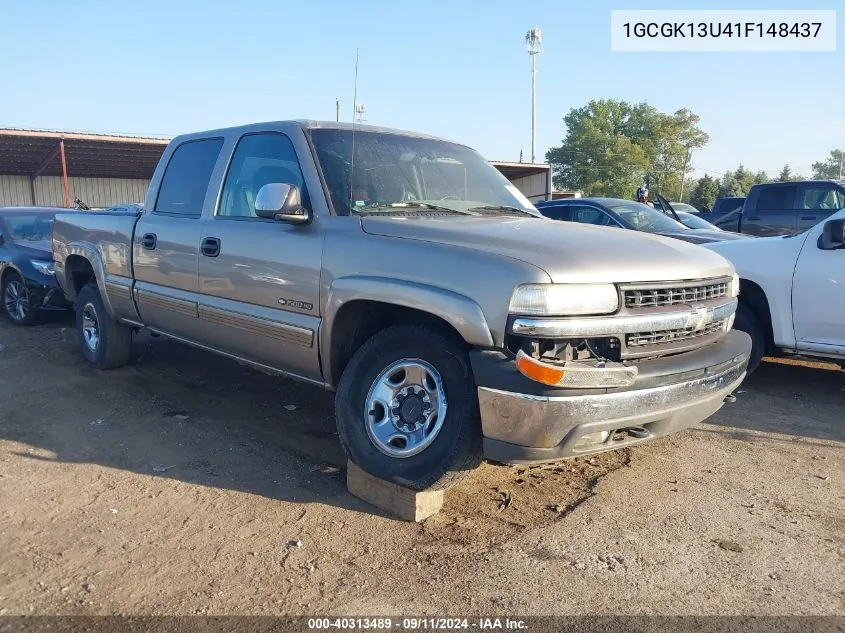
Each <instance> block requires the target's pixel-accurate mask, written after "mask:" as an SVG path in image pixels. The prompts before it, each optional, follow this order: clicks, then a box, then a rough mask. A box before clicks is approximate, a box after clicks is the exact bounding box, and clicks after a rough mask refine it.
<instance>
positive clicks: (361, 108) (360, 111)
mask: <svg viewBox="0 0 845 633" xmlns="http://www.w3.org/2000/svg"><path fill="white" fill-rule="evenodd" d="M366 114H367V106H365V105H364V104H363V103H358V104H356V105H355V121H356V123H366V121H367V119H366Z"/></svg>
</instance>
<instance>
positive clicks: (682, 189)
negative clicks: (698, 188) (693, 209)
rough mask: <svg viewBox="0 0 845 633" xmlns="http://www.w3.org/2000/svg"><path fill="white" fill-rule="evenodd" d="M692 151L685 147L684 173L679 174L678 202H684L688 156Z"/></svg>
mask: <svg viewBox="0 0 845 633" xmlns="http://www.w3.org/2000/svg"><path fill="white" fill-rule="evenodd" d="M691 153H692V150H691V149H690V148H689V146H687V157H686V158H685V159H684V171H683V172H682V173H681V196H680V197H679V198H678V202H683V201H684V181H686V178H687V165H689V159H690V154H691Z"/></svg>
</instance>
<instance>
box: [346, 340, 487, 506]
mask: <svg viewBox="0 0 845 633" xmlns="http://www.w3.org/2000/svg"><path fill="white" fill-rule="evenodd" d="M404 359H418V360H421V361H423V362H424V363H427V364H429V365H430V366H431V367H433V368H434V369H435V370H436V371H437V372H438V373H439V375H440V379H441V381H442V385H443V392H444V393H445V396H446V400H447V407H446V415H445V417H444V419H443V421H442V426H441V427H440V431H439V432H438V433H437V434H436V435H435V436H434V439H433V440H432V441H431V443H430V444H429V445H428V446H427V447H425V448H424V449H422V450H421V452H419V453H417V454H416V455H412V456H409V457H393V456H391V455H388V454H386V453H385V452H383V451H382V450H380V449H379V448H378V447H377V446H376V444H375V442H374V441H373V440H372V439H370V435H369V433H368V431H367V410H366V409H367V407H366V401H367V396H368V394H369V392H370V388H371V386H372V385H373V384H374V381H375V380H376V379H377V378H378V377H379V375H380V374H381V373H382V372H383V371H384V370H386V369H387V368H388V367H390V366H391V365H392V364H393V363H395V362H398V361H402V360H404ZM335 418H336V421H337V431H338V436H339V438H340V442H341V445H342V446H343V449H344V451H345V452H346V455H347V456H348V457H349V459H351V460H352V461H353V462H354V463H355V464H356V465H357V466H358V467H360V468H361V469H362V470H365V471H366V472H368V473H370V474H371V475H373V476H375V477H378V478H379V479H384V480H387V481H392V482H393V483H396V484H399V485H401V486H405V487H406V488H410V489H412V490H426V489H443V488H448V487H450V486H453V485H455V484H456V483H458V482H459V481H460V480H461V479H463V478H464V477H465V476H466V475H467V474H469V473H470V472H471V471H472V470H474V469H475V468H476V467H477V466H478V465H479V464H480V463H481V458H482V445H481V421H480V416H479V412H478V394H477V391H476V386H475V380H474V379H473V375H472V368H471V366H470V363H469V357H468V355H467V353H466V350H465V349H463V348H462V347H461V346H460V345H459V344H457V343H456V342H454V341H452V340H450V339H448V338H446V337H444V336H442V335H440V334H438V333H437V332H435V331H433V330H431V329H429V328H426V327H419V326H406V325H397V326H392V327H389V328H387V329H385V330H382V331H381V332H378V333H377V334H375V335H374V336H373V337H372V338H371V339H369V340H368V341H367V342H366V343H364V345H362V346H361V347H360V348H359V349H358V351H357V352H356V353H355V355H354V356H353V357H352V360H350V361H349V364H348V365H347V366H346V369H345V370H344V372H343V376H342V377H341V379H340V384H339V386H338V390H337V396H336V398H335ZM385 424H392V422H390V421H388V422H385Z"/></svg>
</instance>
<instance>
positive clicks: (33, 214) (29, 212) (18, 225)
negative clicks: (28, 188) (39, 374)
mask: <svg viewBox="0 0 845 633" xmlns="http://www.w3.org/2000/svg"><path fill="white" fill-rule="evenodd" d="M59 211H67V209H57V208H52V207H0V297H1V298H2V307H3V312H5V313H6V316H7V317H8V318H9V320H10V321H11V322H12V323H14V324H15V325H31V324H32V323H35V322H36V321H37V319H38V316H39V315H40V314H41V313H42V311H44V310H62V309H67V308H70V303H69V302H68V301H67V299H66V298H65V296H64V293H62V291H61V290H60V289H59V287H58V285H57V284H56V277H55V275H54V273H53V251H52V244H51V242H52V233H53V219H54V218H55V216H56V213H58V212H59Z"/></svg>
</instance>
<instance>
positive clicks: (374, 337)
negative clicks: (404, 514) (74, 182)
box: [2, 121, 845, 490]
mask: <svg viewBox="0 0 845 633" xmlns="http://www.w3.org/2000/svg"><path fill="white" fill-rule="evenodd" d="M353 152H354V156H353ZM666 204H667V206H669V207H671V205H669V204H668V203H666ZM10 213H12V212H10ZM672 213H673V214H675V217H677V218H678V219H679V220H683V219H684V218H685V219H686V221H687V222H690V223H691V224H693V225H695V224H696V219H695V218H694V217H692V218H690V217H686V213H687V212H685V211H681V213H684V214H685V215H684V216H681V215H680V214H679V213H678V212H677V211H675V210H674V209H672ZM690 215H693V214H690ZM44 218H45V220H46V219H47V218H50V219H52V216H51V215H47V214H46V213H45V216H44ZM550 218H551V219H550ZM833 222H834V224H831V223H830V222H828V223H827V224H825V226H824V227H823V228H821V229H818V233H819V239H818V245H817V246H815V242H813V243H812V244H811V239H813V238H812V235H814V233H812V232H810V233H808V234H807V235H806V236H805V238H804V239H803V240H800V243H801V246H799V247H794V250H793V251H789V252H790V253H792V254H795V255H796V257H806V258H807V259H806V260H805V261H807V262H810V263H809V264H808V265H807V274H808V275H810V274H814V273H813V271H819V270H822V269H824V270H825V271H827V272H825V274H826V275H828V277H829V278H830V279H832V280H834V281H835V280H837V279H838V280H840V283H841V282H842V281H845V279H843V278H845V275H841V274H840V276H839V277H834V276H831V275H830V269H831V267H834V268H835V267H836V266H839V267H840V268H839V269H837V270H840V271H841V269H842V265H843V262H842V258H841V255H842V253H843V251H842V250H840V246H841V244H842V243H843V241H845V236H843V234H842V222H841V221H840V224H838V225H837V224H835V222H836V221H833ZM39 226H41V225H39ZM837 227H838V228H837ZM619 229H622V230H619ZM813 230H814V231H815V230H816V229H813ZM48 233H49V231H47V230H46V229H45V228H44V227H43V226H41V234H40V235H41V236H42V237H44V236H45V235H47V234H48ZM18 234H19V232H17V233H15V235H18ZM31 234H32V235H33V236H36V235H38V233H37V231H35V229H34V228H33V229H32V233H31ZM24 239H25V238H24ZM12 241H16V242H19V241H20V239H17V240H12ZM30 241H32V242H35V241H37V240H36V239H35V238H34V237H33V239H32V240H30ZM757 243H763V244H765V242H764V241H763V240H748V239H745V237H744V236H738V235H735V234H732V233H730V232H728V231H722V230H719V229H716V228H712V227H709V226H704V227H701V225H700V224H699V225H698V226H686V225H685V224H683V223H682V222H679V221H677V220H675V219H673V218H672V217H669V216H668V215H666V214H665V213H663V212H661V211H659V210H656V209H654V208H652V207H649V206H647V205H642V204H639V203H636V202H630V201H626V200H616V199H574V200H560V201H554V202H546V203H540V204H538V205H537V207H534V206H533V205H532V204H531V203H530V202H529V201H528V200H527V199H526V198H525V197H524V196H523V195H522V194H521V193H520V192H519V191H518V190H517V189H516V188H515V187H514V186H513V185H512V184H511V183H510V182H508V181H507V180H506V179H505V178H504V177H503V176H502V175H501V174H500V173H499V172H498V171H497V170H496V169H495V168H493V167H492V166H491V165H490V164H489V163H488V162H487V161H486V160H484V159H483V158H482V157H481V156H480V155H479V154H478V153H476V152H475V151H473V150H471V149H470V148H467V147H465V146H462V145H458V144H455V143H451V142H447V141H444V140H440V139H437V138H433V137H429V136H423V135H419V134H413V133H408V132H400V131H396V130H388V129H384V128H376V127H370V126H361V125H358V126H350V125H347V124H342V123H320V122H310V121H297V122H280V123H268V124H260V125H251V126H244V127H238V128H229V129H223V130H214V131H210V132H204V133H198V134H191V135H185V136H180V137H177V138H175V139H174V140H173V141H171V143H170V144H169V145H168V147H167V149H166V150H165V152H164V154H163V155H162V157H161V159H160V162H159V164H158V166H157V168H156V170H155V173H154V175H153V178H152V180H151V182H150V186H149V190H148V192H147V196H146V201H145V203H144V205H124V206H123V207H120V208H115V209H110V210H108V211H105V212H84V213H81V212H76V213H74V212H69V213H64V212H63V213H58V214H57V215H55V220H54V221H53V226H52V262H53V266H54V270H50V271H48V270H47V269H46V268H45V269H44V271H43V273H44V275H46V276H48V277H50V282H51V283H53V284H54V285H52V286H50V287H51V288H55V284H57V285H58V287H59V288H61V290H62V292H63V293H64V295H65V296H66V297H67V299H68V300H69V301H70V302H72V303H73V305H74V306H75V312H76V325H77V332H78V339H79V344H80V348H81V351H82V355H83V357H84V359H85V361H86V362H87V363H89V364H90V365H92V366H93V367H95V368H98V369H103V370H107V369H117V368H119V367H121V366H123V365H125V364H126V363H128V362H129V360H130V355H131V346H132V340H133V336H134V334H135V333H136V332H137V331H138V330H140V329H142V328H145V329H149V330H151V331H153V332H156V333H159V334H162V335H165V336H168V337H171V338H173V339H176V340H180V341H183V342H185V343H189V344H192V345H196V346H199V347H202V348H204V349H206V350H210V351H212V352H216V353H219V354H223V355H226V356H229V357H232V358H235V359H237V360H239V361H241V362H244V363H247V364H251V365H253V366H256V367H258V368H260V369H262V370H264V371H272V372H276V373H279V374H282V375H286V376H290V377H292V378H295V379H299V380H302V381H305V382H309V383H312V384H317V385H320V386H323V387H325V388H327V389H330V390H333V391H335V392H336V400H335V405H336V406H335V415H336V423H337V429H338V436H339V438H340V441H341V444H342V445H343V448H344V450H345V451H346V453H347V455H348V456H349V458H350V459H351V460H352V461H353V462H354V463H356V464H357V465H358V466H359V467H360V468H362V469H363V470H365V471H367V472H369V473H371V474H372V475H375V476H377V477H380V478H383V479H387V480H390V481H393V482H395V483H398V484H401V485H404V486H407V487H409V488H412V489H417V490H422V489H427V488H442V487H446V486H449V485H451V484H453V483H454V482H456V481H457V480H459V479H460V478H461V477H462V476H463V475H465V474H466V473H467V472H469V471H470V470H472V469H473V468H474V467H475V466H476V465H477V464H478V463H479V461H480V460H481V459H482V457H486V458H488V459H491V460H494V461H499V462H505V463H533V462H548V461H553V460H557V459H563V458H568V457H573V456H578V455H585V454H591V453H597V452H602V451H607V450H612V449H616V448H622V447H627V446H631V445H634V444H637V443H640V442H643V441H647V440H649V439H653V438H657V437H661V436H664V435H667V434H669V433H673V432H675V431H678V430H681V429H683V428H686V427H688V426H690V425H691V424H695V423H697V422H699V421H701V420H703V419H705V418H707V417H709V416H710V415H712V414H713V413H714V412H716V411H717V410H718V409H719V408H720V407H721V406H722V405H723V402H724V401H725V399H726V398H727V396H729V395H730V394H731V393H732V392H733V391H734V390H735V389H736V388H737V387H738V386H739V384H741V382H742V381H743V379H744V378H745V376H746V372H747V370H748V367H749V362H751V365H752V368H753V366H754V363H755V362H758V361H759V358H758V357H759V356H760V355H762V353H763V352H766V351H769V348H768V347H767V346H766V343H767V342H768V341H769V339H772V340H773V341H774V344H775V345H776V346H780V347H781V348H783V349H785V350H787V351H788V350H789V348H790V345H789V340H788V338H784V336H785V334H784V333H785V332H786V330H787V323H788V322H791V321H790V319H791V318H792V317H794V318H795V319H798V318H804V317H806V316H807V315H806V313H802V312H799V311H795V312H794V314H792V315H787V314H786V313H785V312H783V310H785V309H786V308H782V307H780V305H781V304H779V303H777V301H776V300H775V299H774V298H773V299H772V300H771V301H768V300H767V299H766V293H768V292H777V291H776V290H774V285H773V284H771V283H769V278H764V279H758V278H756V277H754V276H753V275H751V274H750V273H749V275H748V276H746V277H741V276H740V275H738V274H737V271H736V268H735V266H734V265H733V264H732V263H731V261H729V260H733V259H736V261H737V262H738V264H737V265H736V267H737V268H739V269H740V272H742V271H743V270H745V269H746V268H747V267H746V264H745V260H744V259H743V258H742V257H741V256H739V255H737V254H738V253H739V254H742V253H744V252H745V251H746V250H747V249H750V248H751V247H754V246H756V244H757ZM796 243H797V242H796ZM696 244H706V245H708V246H711V247H712V248H710V249H707V248H701V247H699V246H697V245H696ZM727 244H730V245H731V246H732V247H733V248H727V247H725V248H724V249H722V248H718V247H719V246H720V245H727ZM14 248H15V249H20V248H22V247H20V246H16V247H14ZM767 248H771V249H772V255H771V256H772V257H775V256H780V257H785V253H786V250H788V249H786V247H783V249H781V250H777V247H774V246H762V247H759V248H758V252H761V253H762V252H763V251H764V250H765V249H767ZM810 248H818V249H819V250H820V251H823V252H824V253H825V255H823V256H822V255H819V254H815V255H813V254H811V253H810V252H809V249H810ZM775 251H777V252H775ZM805 251H806V253H805ZM837 251H838V252H837ZM767 252H768V251H767ZM823 257H826V258H827V259H823V260H822V258H823ZM27 258H29V259H27ZM837 258H838V259H837ZM9 259H10V260H11V259H12V258H9ZM22 259H23V260H27V261H29V262H30V263H32V261H34V260H35V256H34V255H33V256H30V255H20V254H19V255H17V259H16V260H15V261H20V260H22ZM46 265H47V264H45V266H46ZM11 266H13V264H8V265H7V268H8V270H11V271H12V273H14V272H15V271H17V270H18V269H19V268H20V266H21V264H17V268H11ZM33 266H35V264H33ZM749 270H750V269H749ZM796 270H797V268H796ZM777 271H780V273H782V274H786V272H787V271H788V266H785V265H780V266H779V267H777ZM752 272H753V271H752ZM765 272H766V274H769V275H772V274H773V273H774V272H775V267H769V268H768V269H766V270H765ZM12 273H9V272H7V271H4V272H3V273H2V274H3V280H4V284H5V279H6V277H7V275H9V274H12ZM52 273H54V275H55V282H53V281H52V276H51V274H52ZM837 274H839V273H837ZM13 279H14V278H13ZM801 279H802V278H800V277H794V278H793V282H794V283H793V286H794V287H797V285H798V283H799V282H800V281H801ZM41 281H42V282H43V281H44V280H43V279H42V280H41ZM785 281H786V280H784V282H785ZM830 283H834V282H833V281H831V282H830ZM824 284H825V288H827V284H828V282H827V281H825V282H824ZM4 288H5V285H4ZM33 288H34V286H33ZM754 288H759V289H760V292H762V293H763V294H762V298H760V296H761V295H760V294H759V293H758V294H755V292H756V290H754ZM794 292H798V294H797V295H794V296H793V302H794V300H795V297H796V296H797V297H799V298H800V299H801V300H806V301H807V302H808V310H809V309H810V308H809V306H810V305H811V304H810V303H809V302H810V301H811V299H812V297H811V296H809V295H806V294H801V293H802V292H806V291H798V290H795V291H794ZM9 296H10V297H14V298H16V297H17V296H19V295H17V294H15V293H14V292H12V293H11V294H10V295H9ZM28 296H29V297H30V299H29V303H28V304H27V305H29V306H32V305H34V303H37V304H38V305H39V306H42V305H43V301H42V300H41V299H40V297H41V295H40V294H36V292H35V290H30V291H29V295H28ZM4 297H5V292H4ZM33 297H35V302H34V303H33ZM749 302H751V303H749ZM752 304H753V306H752ZM10 306H11V310H12V313H13V314H18V312H17V308H18V303H16V302H14V301H13V302H12V303H10ZM770 307H771V308H772V309H775V310H778V311H777V312H774V311H770V312H769V313H768V314H769V316H768V317H766V313H765V309H767V308H770ZM833 307H834V308H837V309H838V312H836V311H835V310H832V311H831V312H830V313H828V316H826V317H824V318H823V319H822V320H823V321H824V323H823V324H822V325H824V324H826V325H825V327H827V329H826V330H825V329H824V327H821V326H819V327H816V326H813V327H814V328H815V331H816V332H818V331H823V333H824V332H827V334H831V332H832V333H833V335H840V334H841V333H842V330H843V327H842V320H841V315H842V314H843V311H842V310H841V307H839V306H838V305H835V306H833ZM738 308H740V313H739V315H737V309H738ZM836 314H839V315H840V316H839V317H837V316H836ZM750 315H751V316H750ZM752 316H753V317H754V318H755V319H756V321H755V320H754V319H752ZM767 318H768V320H767ZM836 318H839V319H840V321H839V325H838V326H837V325H836ZM735 319H736V327H734V322H735ZM13 320H14V319H13ZM776 320H777V321H778V323H777V327H778V328H780V329H778V330H775V321H776ZM16 322H19V321H16ZM769 324H770V325H771V326H772V327H771V328H769V327H768V325H769ZM833 335H831V336H829V337H828V339H825V340H828V341H829V344H828V352H829V353H830V354H837V353H840V352H841V354H842V358H843V359H845V340H842V341H841V343H842V345H841V348H837V347H836V345H837V344H836V343H835V342H830V341H833V339H834V338H835V336H833ZM809 336H810V338H811V339H812V340H813V341H816V343H814V344H816V345H817V347H818V345H822V342H821V341H820V340H817V339H818V336H819V335H818V334H815V333H813V334H810V335H809ZM767 337H768V338H767ZM841 338H843V339H845V337H841ZM792 347H795V346H792ZM808 349H810V348H809V347H808ZM819 349H820V348H819ZM837 349H839V351H837ZM820 353H821V352H820Z"/></svg>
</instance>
